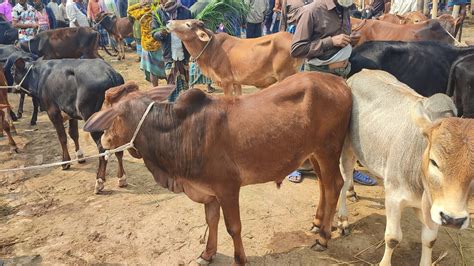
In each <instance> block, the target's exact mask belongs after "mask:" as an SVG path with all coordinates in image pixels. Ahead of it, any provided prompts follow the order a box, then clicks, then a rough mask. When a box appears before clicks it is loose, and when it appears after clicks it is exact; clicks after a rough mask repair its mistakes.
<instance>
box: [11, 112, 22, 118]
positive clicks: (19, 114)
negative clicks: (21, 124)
mask: <svg viewBox="0 0 474 266" xmlns="http://www.w3.org/2000/svg"><path fill="white" fill-rule="evenodd" d="M16 117H17V119H20V118H22V117H23V114H22V113H17V114H16ZM12 119H13V118H12Z"/></svg>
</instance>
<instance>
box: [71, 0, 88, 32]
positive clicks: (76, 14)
mask: <svg viewBox="0 0 474 266" xmlns="http://www.w3.org/2000/svg"><path fill="white" fill-rule="evenodd" d="M77 2H80V0H68V2H67V4H66V14H67V17H68V18H69V27H72V28H73V27H89V21H88V20H87V16H86V14H85V13H84V12H82V11H81V10H80V9H79V8H78V7H77Z"/></svg>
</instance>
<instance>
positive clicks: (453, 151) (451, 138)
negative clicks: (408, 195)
mask: <svg viewBox="0 0 474 266" xmlns="http://www.w3.org/2000/svg"><path fill="white" fill-rule="evenodd" d="M426 136H427V138H428V142H429V145H428V147H427V149H426V151H425V153H424V156H423V163H422V167H423V175H424V177H423V178H424V180H423V184H424V187H425V193H426V192H428V193H427V194H426V195H424V197H425V199H424V200H425V205H426V207H428V206H429V205H431V208H430V209H429V214H430V216H431V220H432V221H433V222H435V223H436V224H439V225H445V226H449V227H455V228H463V229H464V228H467V226H468V225H469V212H468V206H467V203H468V199H469V192H470V187H471V184H472V183H473V177H474V120H470V119H460V118H447V119H444V120H442V121H441V122H439V123H437V124H436V125H434V126H432V128H430V129H428V130H427V132H426ZM427 211H428V210H425V211H424V213H425V214H427Z"/></svg>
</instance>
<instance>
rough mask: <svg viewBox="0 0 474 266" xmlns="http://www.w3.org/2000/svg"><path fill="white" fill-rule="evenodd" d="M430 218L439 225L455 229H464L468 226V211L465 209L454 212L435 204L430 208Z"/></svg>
mask: <svg viewBox="0 0 474 266" xmlns="http://www.w3.org/2000/svg"><path fill="white" fill-rule="evenodd" d="M431 219H432V220H433V221H434V222H435V223H437V224H439V225H442V226H446V227H451V228H456V229H466V228H467V227H468V226H469V213H468V212H467V210H463V211H460V212H456V213H454V212H448V211H446V210H445V209H444V208H442V207H441V206H437V205H436V204H435V205H433V207H432V208H431Z"/></svg>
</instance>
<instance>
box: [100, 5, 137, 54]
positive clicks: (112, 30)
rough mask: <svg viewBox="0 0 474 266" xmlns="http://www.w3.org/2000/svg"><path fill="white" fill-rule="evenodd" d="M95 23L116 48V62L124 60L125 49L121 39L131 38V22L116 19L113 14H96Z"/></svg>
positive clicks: (125, 19)
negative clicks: (107, 35) (108, 36)
mask: <svg viewBox="0 0 474 266" xmlns="http://www.w3.org/2000/svg"><path fill="white" fill-rule="evenodd" d="M95 22H96V23H97V24H99V25H101V26H102V27H103V28H104V29H105V30H106V31H107V32H108V33H109V35H110V36H112V38H113V39H114V40H115V42H116V44H117V46H118V57H117V59H118V60H121V59H125V47H124V45H123V39H124V38H127V37H132V32H133V21H132V20H131V19H130V18H128V17H125V18H117V16H116V15H115V14H111V13H104V12H100V13H99V14H97V17H96V19H95Z"/></svg>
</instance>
